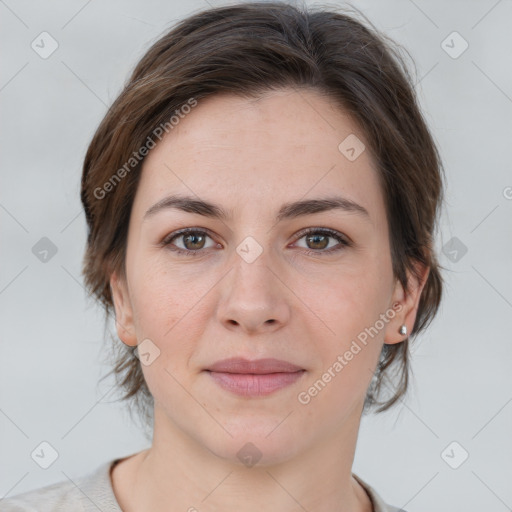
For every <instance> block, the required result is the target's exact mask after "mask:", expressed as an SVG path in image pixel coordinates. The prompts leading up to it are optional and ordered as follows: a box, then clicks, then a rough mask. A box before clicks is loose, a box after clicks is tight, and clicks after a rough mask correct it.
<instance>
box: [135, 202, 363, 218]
mask: <svg viewBox="0 0 512 512" xmlns="http://www.w3.org/2000/svg"><path fill="white" fill-rule="evenodd" d="M167 209H177V210H181V211H184V212H188V213H195V214H197V215H203V216H204V217H211V218H217V219H221V220H223V221H228V220H230V219H231V218H232V213H230V212H228V211H226V210H224V209H223V208H222V207H221V206H218V205H216V204H214V203H211V202H208V201H204V200H201V199H197V198H195V197H191V196H182V195H172V196H168V197H165V198H163V199H162V200H160V201H158V202H157V203H155V204H154V205H153V206H151V207H150V208H149V209H148V210H147V211H146V213H145V214H144V220H146V219H148V218H149V217H152V216H153V215H155V214H156V213H158V212H161V211H163V210H167ZM330 210H343V211H345V212H348V213H354V214H357V215H360V216H361V217H363V218H366V219H367V220H370V214H369V213H368V210H366V208H364V206H361V205H360V204H358V203H355V202H354V201H351V200H350V199H347V198H345V197H341V196H330V197H325V198H318V199H304V200H300V201H295V202H291V203H285V204H284V205H283V206H281V208H280V209H279V212H278V214H277V216H276V221H277V222H281V221H283V220H289V219H294V218H297V217H301V216H304V215H310V214H313V213H320V212H326V211H330Z"/></svg>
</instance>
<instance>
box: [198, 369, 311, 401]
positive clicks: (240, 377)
mask: <svg viewBox="0 0 512 512" xmlns="http://www.w3.org/2000/svg"><path fill="white" fill-rule="evenodd" d="M208 373H209V374H210V375H211V377H212V378H213V380H214V381H215V382H216V383H217V384H219V386H220V387H222V388H224V389H226V390H227V391H231V392H233V393H235V394H237V395H241V396H265V395H269V394H271V393H273V392H274V391H277V390H278V389H282V388H285V387H286V386H290V385H291V384H293V383H294V382H297V380H299V379H300V378H301V377H302V374H303V373H305V370H301V371H298V372H286V373H285V372H283V373H266V374H261V375H256V374H253V373H222V372H212V371H208Z"/></svg>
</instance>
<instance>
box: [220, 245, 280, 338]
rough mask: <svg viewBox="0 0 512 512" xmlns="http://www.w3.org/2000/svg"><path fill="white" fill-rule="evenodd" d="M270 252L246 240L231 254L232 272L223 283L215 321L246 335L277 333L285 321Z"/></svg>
mask: <svg viewBox="0 0 512 512" xmlns="http://www.w3.org/2000/svg"><path fill="white" fill-rule="evenodd" d="M271 252H272V251H271V250H270V249H269V248H268V247H264V246H262V245H261V244H259V243H258V242H257V241H256V240H255V238H253V237H247V238H246V239H244V240H243V241H242V242H241V243H240V244H239V245H238V246H237V248H236V254H233V259H232V265H233V267H232V271H231V272H230V273H229V276H227V279H226V280H224V284H223V290H222V294H221V300H220V303H219V306H218V316H219V320H220V321H221V322H222V323H223V324H224V325H225V326H226V327H228V328H233V327H236V328H238V329H242V330H244V331H246V332H249V331H257V330H259V329H264V330H268V329H277V328H279V327H280V326H282V325H283V324H285V323H286V322H287V321H288V318H289V315H290V311H289V304H288V299H289V297H288V294H286V287H285V286H284V285H283V284H282V283H281V281H280V280H279V279H278V278H277V276H276V274H277V272H276V270H274V268H273V267H275V266H276V265H278V262H276V261H271V260H272V257H271Z"/></svg>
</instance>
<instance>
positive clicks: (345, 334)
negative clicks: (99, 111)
mask: <svg viewBox="0 0 512 512" xmlns="http://www.w3.org/2000/svg"><path fill="white" fill-rule="evenodd" d="M442 192H443V183H442V167H441V162H440V159H439V155H438V152H437V149H436V147H435V144H434V142H433V139H432V137H431V135H430V133H429V131H428V129H427V127H426V124H425V122H424V120H423V117H422V114H421V112H420V110H419V108H418V105H417V102H416V99H415V96H414V90H413V86H412V84H411V80H410V78H409V76H408V74H407V71H406V69H405V67H404V65H403V63H402V60H401V58H400V57H399V55H398V53H397V52H396V51H395V50H393V49H392V47H391V45H390V44H389V43H387V42H385V39H384V38H383V36H381V35H378V34H377V32H376V31H375V30H374V29H369V28H367V27H366V26H365V25H363V24H362V23H360V22H359V21H357V20H356V19H355V18H352V17H350V16H347V15H344V14H340V13H336V12H329V11H325V10H322V9H317V10H312V9H311V10H309V11H307V10H303V9H298V8H296V7H292V6H290V5H287V4H284V3H254V4H240V5H235V6H229V7H221V8H214V9H209V10H207V11H204V12H201V13H198V14H195V15H193V16H191V17H189V18H187V19H185V20H184V21H182V22H181V23H179V24H178V25H177V26H176V27H175V28H173V30H171V31H170V32H168V33H167V34H165V35H164V36H163V37H162V38H160V39H159V40H158V41H157V42H156V43H155V44H154V45H153V46H152V47H151V48H150V49H149V50H148V52H147V53H146V54H145V55H144V57H143V58H142V59H141V61H140V62H139V63H138V64H137V66H136V69H135V70H134V72H133V74H132V76H131V78H130V80H129V82H128V84H127V85H126V86H125V88H124V90H123V91H122V93H121V94H120V95H119V97H118V98H117V99H116V101H115V102H114V104H113V105H112V107H111V108H110V110H109V111H108V113H107V115H106V116H105V118H104V119H103V121H102V122H101V124H100V126H99V128H98V130H97V132H96V134H95V136H94V138H93V140H92V142H91V144H90V146H89V149H88V152H87V155H86V158H85V163H84V169H83V177H82V196H81V197H82V202H83V206H84V210H85V214H86V219H87V223H88V227H89V233H88V240H87V251H86V255H85V260H84V276H85V281H86V284H87V286H88V287H89V290H90V291H91V293H92V294H93V295H94V296H96V297H97V298H98V299H99V300H100V301H101V302H102V304H103V305H104V306H105V310H106V313H107V315H109V314H111V313H115V320H116V329H117V334H118V336H119V339H120V340H121V341H122V342H123V344H122V345H121V346H122V347H123V349H124V350H123V351H122V352H121V353H120V354H119V358H118V361H117V363H116V366H115V368H114V373H115V375H116V376H117V377H118V381H119V383H120V386H122V387H123V388H124V389H125V391H126V393H125V397H124V398H134V399H135V400H136V403H137V404H138V406H139V408H140V411H141V413H142V414H143V415H144V414H145V415H146V416H147V418H146V419H147V421H148V424H149V423H151V424H152V428H153V438H152V443H151V446H150V447H149V448H148V449H146V450H144V451H141V452H138V453H135V454H133V455H131V456H129V457H125V458H123V459H116V460H113V461H107V462H106V463H105V464H103V465H102V466H101V467H100V468H98V469H97V470H95V471H94V472H92V473H91V474H89V475H87V476H85V477H83V478H82V479H81V480H79V481H78V482H75V484H72V483H71V482H62V483H58V484H54V485H52V486H48V487H45V488H43V489H39V490H35V491H30V492H28V493H24V494H22V495H19V496H16V497H14V498H9V499H5V500H3V503H2V505H3V508H2V510H12V511H15V510H16V511H21V510H32V508H30V507H31V504H34V503H36V504H37V510H40V511H43V510H44V511H47V510H48V511H50V510H51V511H53V510H64V509H65V510H89V509H91V510H98V509H100V510H102V511H107V510H112V511H117V512H119V511H123V512H137V511H143V510H151V511H152V512H160V511H164V510H165V511H166V512H168V511H171V510H188V511H196V510H198V511H208V510H212V511H213V510H242V511H261V510H277V509H279V510H281V511H298V510H315V511H318V512H327V511H337V512H370V511H374V512H389V511H396V510H398V509H397V508H396V507H393V506H390V505H388V504H386V503H385V501H384V500H383V498H382V497H381V496H380V495H379V494H378V493H377V491H376V490H375V489H373V488H372V487H371V486H370V485H369V484H368V483H366V482H365V481H364V480H362V479H361V478H360V477H359V476H357V475H355V474H353V473H352V471H351V468H352V463H353V459H354V454H355V447H356V441H357V435H358V429H359V424H360V419H361V415H362V413H363V412H365V411H368V410H371V409H372V408H377V412H381V411H384V410H386V409H389V408H390V407H391V406H392V405H393V404H395V403H396V402H397V401H398V400H399V399H400V398H401V397H402V396H404V394H405V392H406V390H407V379H408V364H409V360H408V343H409V337H410V336H411V335H417V334H418V333H419V332H420V331H422V330H424V329H425V327H426V326H427V325H428V324H429V323H430V321H431V320H432V319H433V317H434V316H435V314H436V312H437V309H438V306H439V303H440V300H441V295H442V278H441V275H440V267H439V265H438V263H437V259H436V255H435V251H434V248H433V238H434V230H435V227H436V222H437V218H438V215H439V210H440V206H441V201H442ZM394 368H398V372H399V378H398V379H397V382H395V386H396V387H395V389H393V391H392V393H391V395H389V394H388V396H387V397H386V399H385V400H384V401H382V400H381V399H382V395H383V392H385V391H386V389H389V386H387V385H386V383H385V379H387V377H388V374H389V372H390V370H392V369H394Z"/></svg>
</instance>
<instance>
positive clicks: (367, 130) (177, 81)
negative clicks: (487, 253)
mask: <svg viewBox="0 0 512 512" xmlns="http://www.w3.org/2000/svg"><path fill="white" fill-rule="evenodd" d="M338 10H339V9H334V10H333V9H330V10H326V9H325V8H315V7H309V8H306V7H304V6H303V7H297V6H293V5H290V4H287V3H284V2H264V3H257V2H255V3H243V4H237V5H230V6H223V7H217V8H211V9H207V10H204V11H200V12H197V13H195V14H193V15H190V16H189V17H187V18H185V19H183V20H182V21H180V22H179V23H178V24H177V25H176V26H174V27H173V28H172V29H171V30H169V31H167V32H166V33H165V34H164V35H163V36H162V37H160V38H159V39H158V40H157V41H156V42H155V43H154V44H152V46H151V47H150V48H149V49H148V50H147V52H146V53H145V54H144V55H143V57H142V58H141V60H140V61H139V62H138V63H137V64H136V66H135V68H134V70H133V72H132V74H131V77H130V78H129V80H128V82H127V83H126V85H125V86H124V88H123V90H122V91H121V93H120V94H119V96H118V97H117V99H116V100H115V101H114V103H113V104H112V106H111V107H110V109H109V110H108V112H107V114H106V115H105V117H104V118H103V120H102V121H101V123H100V125H99V127H98V128H97V130H96V132H95V134H94V136H93V138H92V141H91V142H90V145H89V147H88V150H87V153H86V156H85V160H84V165H83V175H82V183H81V200H82V204H83V208H84V210H85V216H86V221H87V227H88V234H87V245H86V251H85V255H84V261H83V269H82V272H83V275H84V280H85V284H86V287H87V289H88V291H89V292H90V293H91V295H93V296H94V297H95V298H96V299H98V300H99V301H100V303H101V304H102V306H103V307H104V310H105V313H106V315H105V320H106V321H107V320H108V318H110V315H111V313H112V312H113V301H112V294H111V288H110V284H109V283H110V276H111V273H112V272H113V271H114V270H116V271H117V272H118V273H119V275H121V276H122V277H123V278H126V274H125V270H126V269H125V257H126V245H127V233H128V225H129V219H130V212H131V207H132V203H133V199H134V196H135V192H136V189H137V184H138V181H139V178H140V171H141V167H142V163H143V161H144V158H143V155H141V152H140V150H141V148H144V147H146V146H149V141H150V140H151V141H153V137H154V136H155V133H160V132H158V131H156V130H155V129H157V127H164V128H166V132H167V131H168V129H169V127H170V124H172V122H171V123H170V121H169V120H172V119H173V116H174V118H176V112H180V111H181V109H183V108H184V106H186V105H187V104H190V103H191V99H193V100H194V101H200V100H201V99H202V98H206V97H207V96H211V95H214V94H217V93H231V94H234V95H238V96H240V97H243V98H257V97H259V96H260V95H262V94H264V93H265V92H270V91H272V90H279V89H283V88H290V87H291V88H294V89H301V90H304V89H313V90H315V91H318V92H320V93H322V94H324V95H326V96H327V97H329V98H330V99H332V100H334V101H336V102H337V104H338V105H339V106H340V107H341V108H342V109H343V111H344V112H346V113H347V114H349V115H350V116H351V117H352V119H354V120H355V122H356V123H357V125H358V127H359V128H360V130H361V132H362V134H363V136H364V138H365V142H366V144H367V150H369V151H370V154H371V155H372V157H373V159H374V162H375V164H376V168H377V171H378V176H379V183H380V185H381V188H382V192H383V195H384V199H385V207H386V214H387V219H388V223H389V226H390V229H389V233H390V235H389V242H390V249H391V258H392V268H393V274H394V276H395V278H396V279H398V280H399V281H400V283H401V284H402V285H403V286H404V289H405V290H407V289H408V284H409V283H408V282H407V274H406V271H407V270H409V271H411V272H412V273H413V275H415V276H417V277H418V278H419V277H420V276H419V274H418V273H417V269H416V267H415V265H414V263H415V262H420V263H422V264H423V265H427V266H428V267H429V268H430V271H429V275H428V278H427V281H426V284H425V286H424V288H423V290H422V294H421V297H420V300H419V306H418V311H417V315H416V321H415V323H414V327H413V329H412V331H411V333H410V334H409V336H408V337H407V338H406V339H405V340H404V341H402V342H400V343H397V344H391V345H389V344H384V345H383V348H382V352H381V354H380V359H379V362H378V365H377V368H376V371H375V373H374V375H373V378H372V382H371V384H370V386H369V387H368V390H367V394H366V398H365V404H364V406H365V407H364V411H367V410H370V409H372V410H373V409H375V408H376V407H377V406H378V408H377V410H376V412H382V411H384V410H386V409H388V408H390V407H391V406H392V405H393V404H395V403H396V402H397V400H399V399H400V398H401V397H402V396H403V395H405V393H406V391H407V387H408V379H409V370H410V368H409V337H410V336H413V335H414V336H415V335H417V334H418V333H419V332H420V331H422V330H423V329H425V328H426V327H427V326H428V325H429V324H430V322H431V321H432V319H433V318H434V316H435V314H436V312H437V310H438V308H439V304H440V301H441V296H442V289H443V279H442V277H441V273H440V269H441V267H440V265H439V263H438V261H437V258H436V254H435V251H434V247H433V241H434V235H435V233H434V230H435V228H436V226H437V218H438V215H439V210H440V205H441V201H442V197H443V175H442V173H443V168H442V163H441V159H440V157H439V153H438V150H437V148H436V145H435V143H434V140H433V137H432V135H431V134H430V132H429V130H428V128H427V125H426V122H425V120H424V118H423V116H422V113H421V111H420V108H419V106H418V100H417V98H416V94H415V84H414V81H413V79H412V76H411V74H410V72H409V71H408V69H407V66H406V64H405V60H404V57H403V56H402V53H401V52H402V51H403V49H402V48H401V47H400V46H399V45H397V44H396V43H393V41H391V40H389V39H388V38H387V37H386V36H385V35H382V34H380V33H379V32H378V31H377V30H376V29H375V27H374V26H373V25H372V24H371V22H369V21H368V20H367V19H366V18H365V17H364V16H363V18H364V19H365V20H366V24H365V23H363V22H360V21H358V20H357V19H356V17H355V16H353V15H348V14H345V13H343V12H337V11H338ZM357 12H358V11H357ZM361 16H362V15H361ZM188 108H189V109H190V107H188ZM160 131H162V130H160ZM159 138H160V137H159ZM153 142H154V141H153ZM127 163H128V165H127ZM105 325H106V324H105ZM114 338H115V337H114ZM113 341H114V346H116V347H117V348H115V351H116V354H115V356H114V360H113V362H114V365H113V369H112V371H111V372H109V375H110V374H112V373H114V375H115V378H116V383H117V385H118V386H119V388H120V389H121V388H122V389H123V390H124V392H125V394H124V396H123V397H122V398H121V399H122V400H128V399H131V400H133V401H134V402H135V405H136V408H137V411H138V412H139V413H140V414H141V415H143V416H144V417H145V419H146V420H149V421H151V419H152V417H151V414H152V405H154V401H153V397H152V395H151V393H150V392H149V390H148V388H147V385H146V382H145V379H144V376H143V373H142V370H141V367H140V362H139V360H138V359H137V358H136V357H134V354H133V352H134V351H133V348H132V347H128V346H126V345H124V344H123V343H121V342H120V341H119V340H118V339H114V340H113ZM116 344H117V345H116ZM393 369H395V370H397V372H398V379H397V381H396V382H395V384H394V385H393V386H392V388H393V389H392V393H391V395H390V396H388V397H387V399H386V400H385V401H380V399H381V398H382V396H381V395H383V394H384V393H385V391H386V390H385V387H386V386H385V383H384V378H385V377H386V375H387V374H389V373H390V372H391V371H392V370H393ZM388 395H389V393H388ZM130 413H131V411H130ZM139 417H141V416H139Z"/></svg>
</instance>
